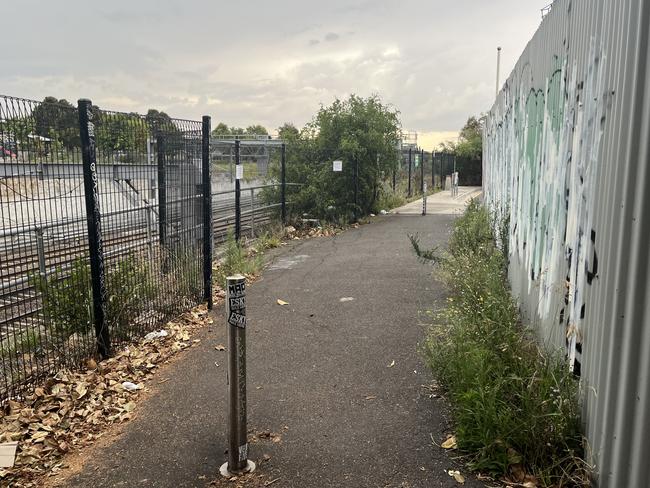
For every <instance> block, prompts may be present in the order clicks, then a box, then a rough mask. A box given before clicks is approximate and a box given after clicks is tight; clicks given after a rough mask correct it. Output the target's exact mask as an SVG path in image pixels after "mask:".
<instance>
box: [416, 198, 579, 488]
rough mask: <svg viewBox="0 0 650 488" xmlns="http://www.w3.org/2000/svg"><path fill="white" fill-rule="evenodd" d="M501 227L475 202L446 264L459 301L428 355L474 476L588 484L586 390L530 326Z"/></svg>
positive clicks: (442, 271) (454, 300) (435, 333)
mask: <svg viewBox="0 0 650 488" xmlns="http://www.w3.org/2000/svg"><path fill="white" fill-rule="evenodd" d="M493 224H494V222H492V221H491V218H490V215H489V213H488V211H487V210H486V209H485V208H484V207H482V206H481V205H479V203H478V202H476V201H472V202H471V203H470V204H469V206H468V207H467V210H466V211H465V213H464V215H463V216H462V217H460V218H459V219H457V220H456V222H455V224H454V229H453V232H452V236H451V238H450V241H449V249H448V251H447V252H446V253H445V254H444V255H443V256H441V257H439V258H438V259H437V260H436V262H437V263H438V264H439V268H438V269H439V275H440V277H441V279H442V281H443V282H444V283H445V284H446V285H447V286H448V288H449V289H450V291H451V297H450V298H449V304H448V306H447V307H446V308H445V309H444V310H442V311H441V312H440V313H439V317H438V319H439V320H438V322H440V323H441V324H442V325H434V326H432V328H431V332H430V334H429V336H428V338H427V340H426V343H425V348H424V349H425V354H426V359H427V361H428V364H429V366H430V367H431V369H432V370H433V372H434V374H435V375H436V376H437V378H438V380H439V382H440V384H441V385H442V386H443V388H444V389H445V390H446V392H447V395H448V398H449V400H450V402H451V405H452V410H453V414H454V420H455V423H456V438H457V442H458V448H459V449H460V450H461V451H463V452H465V453H467V454H468V459H469V464H470V467H471V468H472V469H475V470H478V471H482V472H487V473H490V474H491V475H492V476H495V477H498V478H506V479H508V480H509V481H514V482H518V483H524V482H525V481H532V482H533V483H535V484H536V485H537V486H546V487H551V486H553V487H565V486H588V483H586V480H587V476H586V470H585V468H584V467H585V464H584V462H583V461H582V460H581V456H582V436H581V432H580V409H579V402H578V383H577V381H576V379H575V378H574V376H573V374H572V373H571V372H570V371H569V368H568V365H567V364H566V361H565V360H564V358H563V356H562V355H561V354H560V353H554V352H548V351H545V350H543V349H541V348H539V347H538V345H537V342H536V340H535V338H534V337H532V335H531V334H530V333H529V331H527V330H526V329H524V327H523V326H522V324H521V322H520V316H519V312H518V308H517V306H516V303H515V302H514V300H513V299H512V296H511V294H510V289H509V287H508V285H507V280H506V265H507V262H506V258H505V257H504V254H503V252H502V251H501V250H500V249H499V248H498V247H497V246H496V245H495V240H494V234H493V230H492V229H493V228H495V226H493ZM496 227H497V228H498V226H496ZM414 244H417V239H416V240H415V242H414ZM414 247H416V250H419V251H420V252H419V254H420V255H421V256H422V250H420V249H419V246H414Z"/></svg>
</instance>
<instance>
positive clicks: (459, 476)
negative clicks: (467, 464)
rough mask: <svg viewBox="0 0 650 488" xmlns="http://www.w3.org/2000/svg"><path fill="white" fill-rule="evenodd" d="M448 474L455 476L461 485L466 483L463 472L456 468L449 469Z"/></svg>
mask: <svg viewBox="0 0 650 488" xmlns="http://www.w3.org/2000/svg"><path fill="white" fill-rule="evenodd" d="M447 474H448V475H449V476H451V477H452V478H454V479H455V480H456V481H457V482H458V483H460V484H461V485H462V484H464V483H465V477H464V476H463V475H462V474H460V471H458V470H455V469H450V470H449V471H447Z"/></svg>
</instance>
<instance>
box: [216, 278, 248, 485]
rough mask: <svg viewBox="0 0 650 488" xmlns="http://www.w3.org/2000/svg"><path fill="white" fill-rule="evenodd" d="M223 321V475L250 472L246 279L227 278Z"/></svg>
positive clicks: (228, 475)
mask: <svg viewBox="0 0 650 488" xmlns="http://www.w3.org/2000/svg"><path fill="white" fill-rule="evenodd" d="M226 321H227V323H228V461H227V462H226V463H224V464H223V465H222V466H221V469H220V472H221V474H222V475H223V476H226V477H231V476H233V475H236V474H238V473H242V472H250V471H253V470H254V469H255V463H253V462H252V461H249V460H248V437H247V436H248V432H247V430H248V429H247V426H246V424H247V418H246V417H247V416H246V279H245V278H244V277H243V276H242V275H235V276H229V277H227V278H226Z"/></svg>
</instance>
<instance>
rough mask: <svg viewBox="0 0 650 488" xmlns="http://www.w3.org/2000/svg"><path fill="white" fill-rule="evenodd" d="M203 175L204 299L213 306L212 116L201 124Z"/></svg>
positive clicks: (209, 305) (210, 306)
mask: <svg viewBox="0 0 650 488" xmlns="http://www.w3.org/2000/svg"><path fill="white" fill-rule="evenodd" d="M201 135H202V137H201V166H202V168H201V177H202V183H203V185H202V186H203V299H204V300H205V301H206V302H208V309H211V308H212V305H213V304H212V177H211V174H210V117H209V116H208V115H204V116H203V123H202V125H201Z"/></svg>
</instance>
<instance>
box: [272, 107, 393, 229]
mask: <svg viewBox="0 0 650 488" xmlns="http://www.w3.org/2000/svg"><path fill="white" fill-rule="evenodd" d="M280 135H281V137H282V138H283V139H284V140H285V141H286V142H287V151H286V156H287V164H286V178H287V181H288V182H291V183H298V184H300V185H301V186H299V187H293V188H291V191H290V192H289V194H288V200H290V202H291V205H290V207H289V210H290V211H291V212H292V213H293V214H294V215H296V216H302V215H303V214H308V215H309V216H310V217H313V218H318V219H321V220H327V221H337V222H345V221H348V220H349V219H350V218H351V217H352V215H353V214H354V213H356V214H357V216H359V217H360V216H363V215H367V214H368V213H370V212H372V211H373V210H377V208H378V207H377V202H378V199H379V198H380V190H381V186H382V182H383V181H384V180H386V179H387V178H388V175H392V171H393V169H394V168H396V167H397V165H398V153H397V151H396V147H397V144H398V142H399V139H400V137H401V135H400V121H399V114H398V112H397V111H396V110H394V109H393V108H392V107H390V106H388V105H384V104H383V103H382V102H381V100H380V99H379V97H377V96H371V97H368V98H362V97H358V96H355V95H352V96H350V97H349V98H348V99H346V100H335V101H334V103H332V104H331V105H330V106H328V107H321V109H320V110H319V111H318V113H317V114H316V115H315V116H314V118H313V120H312V121H311V122H309V123H308V124H307V125H306V126H305V127H304V128H303V129H302V130H298V129H296V128H295V127H293V126H285V127H283V128H281V129H280ZM336 159H340V160H341V161H343V168H342V171H340V172H334V171H332V161H334V160H336ZM357 167H358V199H357V204H356V205H355V202H354V194H355V171H356V168H357ZM279 171H280V168H279V165H277V164H273V165H271V168H270V174H271V178H272V179H273V180H275V181H277V180H278V179H279ZM264 197H265V198H266V199H267V201H268V202H269V203H271V202H272V203H275V202H277V201H278V198H279V197H278V191H277V190H275V191H269V192H265V193H264Z"/></svg>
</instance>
